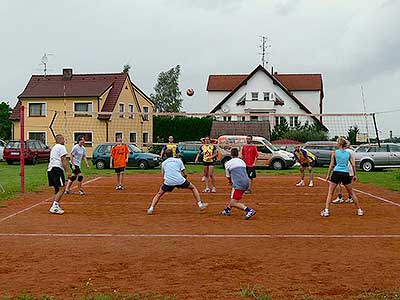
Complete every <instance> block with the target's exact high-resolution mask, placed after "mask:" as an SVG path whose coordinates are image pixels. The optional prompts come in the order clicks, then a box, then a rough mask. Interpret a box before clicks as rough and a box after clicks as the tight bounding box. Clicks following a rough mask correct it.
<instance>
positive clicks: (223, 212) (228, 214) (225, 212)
mask: <svg viewBox="0 0 400 300" xmlns="http://www.w3.org/2000/svg"><path fill="white" fill-rule="evenodd" d="M219 214H220V215H221V216H227V217H229V216H230V215H231V212H230V211H229V212H227V211H226V210H225V209H224V210H223V211H221V212H220V213H219Z"/></svg>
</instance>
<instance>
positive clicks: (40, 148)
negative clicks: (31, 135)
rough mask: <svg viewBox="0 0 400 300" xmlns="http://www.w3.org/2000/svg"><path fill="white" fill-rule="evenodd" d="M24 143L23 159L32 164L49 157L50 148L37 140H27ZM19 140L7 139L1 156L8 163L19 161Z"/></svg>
mask: <svg viewBox="0 0 400 300" xmlns="http://www.w3.org/2000/svg"><path fill="white" fill-rule="evenodd" d="M24 145H25V156H24V157H25V161H26V162H28V163H31V164H33V165H35V164H37V163H38V162H39V161H48V160H49V159H50V148H49V147H48V146H47V145H45V144H44V143H43V142H42V141H39V140H27V141H25V143H24ZM20 149H21V141H19V140H14V141H9V142H8V143H7V144H6V146H5V148H4V153H3V158H4V159H5V161H6V162H7V163H8V164H10V165H11V164H13V163H14V162H19V161H20Z"/></svg>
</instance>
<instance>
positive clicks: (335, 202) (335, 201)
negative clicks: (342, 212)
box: [332, 197, 344, 204]
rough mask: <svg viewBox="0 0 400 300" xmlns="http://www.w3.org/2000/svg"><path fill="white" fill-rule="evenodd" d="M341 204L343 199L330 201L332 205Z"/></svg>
mask: <svg viewBox="0 0 400 300" xmlns="http://www.w3.org/2000/svg"><path fill="white" fill-rule="evenodd" d="M343 202H344V200H343V198H339V197H337V198H336V199H335V200H333V201H332V203H333V204H340V203H343Z"/></svg>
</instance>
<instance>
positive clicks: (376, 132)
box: [372, 113, 381, 147]
mask: <svg viewBox="0 0 400 300" xmlns="http://www.w3.org/2000/svg"><path fill="white" fill-rule="evenodd" d="M372 119H373V120H374V127H375V134H376V140H377V142H378V146H379V147H380V146H381V142H380V141H379V133H378V126H376V118H375V113H373V114H372Z"/></svg>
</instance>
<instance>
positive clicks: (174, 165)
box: [161, 157, 186, 186]
mask: <svg viewBox="0 0 400 300" xmlns="http://www.w3.org/2000/svg"><path fill="white" fill-rule="evenodd" d="M161 169H162V170H163V172H164V184H165V185H169V186H177V185H181V184H183V183H184V182H185V181H186V179H185V177H183V176H182V173H181V172H182V171H183V170H185V166H184V165H183V162H182V160H180V159H179V158H175V157H169V158H168V159H166V160H165V161H164V162H163V163H162V165H161Z"/></svg>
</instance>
